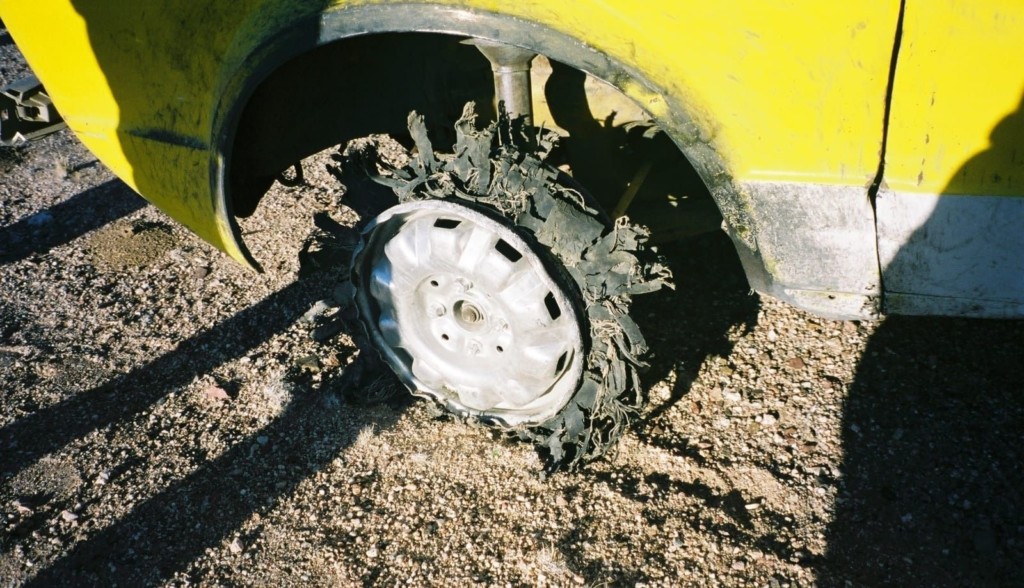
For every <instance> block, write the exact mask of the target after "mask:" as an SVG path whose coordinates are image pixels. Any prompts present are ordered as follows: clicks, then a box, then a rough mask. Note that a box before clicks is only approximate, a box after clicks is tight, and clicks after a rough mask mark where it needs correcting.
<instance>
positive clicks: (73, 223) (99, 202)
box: [0, 180, 148, 264]
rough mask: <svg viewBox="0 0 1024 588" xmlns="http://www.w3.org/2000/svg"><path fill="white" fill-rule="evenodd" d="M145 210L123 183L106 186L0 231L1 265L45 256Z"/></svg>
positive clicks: (142, 203) (91, 190) (98, 187)
mask: <svg viewBox="0 0 1024 588" xmlns="http://www.w3.org/2000/svg"><path fill="white" fill-rule="evenodd" d="M146 206H148V204H147V203H146V201H145V200H143V199H142V198H140V197H139V196H138V195H137V194H135V193H134V192H132V190H131V188H129V187H128V186H127V185H125V183H124V182H122V181H121V180H110V181H107V182H104V183H103V184H100V185H99V186H95V187H92V188H89V189H88V190H85V191H83V192H80V193H78V194H75V195H74V196H72V197H71V198H68V199H67V200H65V201H63V202H60V203H59V204H56V205H54V206H52V207H50V208H49V209H47V210H45V211H41V212H38V213H36V214H34V215H32V216H29V217H27V218H23V219H21V220H19V221H17V222H15V223H14V224H11V225H8V226H6V227H3V228H0V264H9V263H14V262H17V261H21V260H23V259H27V258H29V257H31V256H33V255H40V254H45V253H46V252H47V251H49V250H51V249H53V248H54V247H59V246H61V245H64V244H67V243H70V242H71V241H73V240H75V239H77V238H79V237H81V236H82V235H85V234H86V233H88V232H89V231H93V230H95V229H98V228H100V227H102V226H105V225H107V224H108V223H111V222H113V221H115V220H117V219H119V218H122V217H125V216H128V215H129V214H131V213H133V212H135V211H137V210H141V209H142V208H144V207H146Z"/></svg>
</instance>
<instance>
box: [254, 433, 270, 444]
mask: <svg viewBox="0 0 1024 588" xmlns="http://www.w3.org/2000/svg"><path fill="white" fill-rule="evenodd" d="M256 442H257V443H259V444H260V445H266V444H267V443H269V442H270V437H267V436H266V435H260V436H259V437H256Z"/></svg>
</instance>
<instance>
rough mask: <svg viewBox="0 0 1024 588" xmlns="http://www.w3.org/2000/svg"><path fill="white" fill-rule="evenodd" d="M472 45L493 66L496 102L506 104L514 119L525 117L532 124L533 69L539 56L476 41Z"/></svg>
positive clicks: (506, 46)
mask: <svg viewBox="0 0 1024 588" xmlns="http://www.w3.org/2000/svg"><path fill="white" fill-rule="evenodd" d="M469 44H470V45H473V46H475V47H476V48H477V49H479V50H480V52H481V53H483V54H484V57H486V58H487V61H490V62H491V71H493V72H494V96H495V99H496V100H498V102H504V103H505V111H506V112H508V114H509V116H510V117H512V118H517V117H524V118H525V122H526V124H527V125H529V124H532V123H533V95H532V92H533V90H532V88H531V87H530V66H531V64H532V63H533V58H534V57H537V54H536V53H534V52H533V51H530V50H528V49H523V48H520V47H515V46H513V45H506V44H504V43H498V42H496V41H488V40H485V39H473V40H471V41H469Z"/></svg>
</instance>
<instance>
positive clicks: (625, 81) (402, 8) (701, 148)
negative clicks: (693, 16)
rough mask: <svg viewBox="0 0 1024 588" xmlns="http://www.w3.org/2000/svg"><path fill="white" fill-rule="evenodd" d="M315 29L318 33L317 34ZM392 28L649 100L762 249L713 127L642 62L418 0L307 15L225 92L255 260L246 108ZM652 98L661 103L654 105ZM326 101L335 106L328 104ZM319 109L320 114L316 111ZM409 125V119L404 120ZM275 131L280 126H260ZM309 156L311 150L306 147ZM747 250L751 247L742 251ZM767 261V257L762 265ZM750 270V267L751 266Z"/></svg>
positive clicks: (224, 206) (513, 22)
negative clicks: (286, 70)
mask: <svg viewBox="0 0 1024 588" xmlns="http://www.w3.org/2000/svg"><path fill="white" fill-rule="evenodd" d="M314 32H315V36H314ZM389 33H435V34H441V35H451V36H462V37H475V38H482V39H488V40H493V41H498V42H502V43H507V44H511V45H517V46H520V47H524V48H527V49H530V50H533V51H536V52H537V53H540V54H543V55H546V56H547V57H549V58H551V59H554V60H556V61H559V62H561V63H564V64H566V65H569V66H571V67H574V68H576V69H579V70H582V71H584V72H586V73H588V74H590V75H593V76H594V77H597V78H599V79H601V80H603V81H605V82H607V83H609V84H611V85H613V86H614V87H616V88H617V89H619V90H620V91H622V92H623V93H624V94H625V95H627V96H629V97H630V98H632V99H633V100H635V101H637V102H639V103H641V105H642V106H646V107H647V109H648V110H649V111H650V112H651V114H652V116H653V118H654V120H655V122H657V123H658V124H659V126H661V127H662V129H663V130H665V132H666V133H667V134H668V135H669V136H670V137H671V138H672V140H673V142H674V143H675V144H676V146H677V147H678V148H679V150H680V151H681V152H682V154H683V155H684V156H685V157H686V158H687V160H689V161H690V163H691V164H692V165H693V167H694V168H695V170H696V171H697V172H698V174H699V175H700V177H701V178H702V180H703V181H704V183H705V184H706V185H707V187H708V189H709V190H710V192H711V194H712V196H713V197H714V199H715V201H716V203H717V205H718V207H719V209H720V210H721V212H722V214H723V217H724V218H725V220H726V223H725V224H726V226H727V229H728V231H729V233H730V235H731V236H732V237H733V239H734V241H735V242H736V245H737V247H739V248H742V249H746V250H747V253H748V255H747V256H746V257H749V258H750V259H756V255H754V257H750V255H749V254H756V251H757V247H756V243H755V240H754V238H753V230H752V226H751V222H750V216H749V210H748V207H747V206H746V203H745V199H744V197H743V192H742V191H741V190H740V189H739V188H738V186H737V185H736V184H735V183H734V182H733V180H732V176H731V175H730V174H729V172H728V170H727V167H726V165H725V163H724V161H723V159H722V157H721V156H720V154H719V153H718V151H717V150H716V148H715V147H714V145H713V143H712V141H711V139H710V138H709V137H708V136H707V133H703V134H702V132H701V131H700V127H699V126H698V125H697V124H695V122H694V116H693V115H692V114H691V112H690V110H689V108H688V107H687V105H686V104H684V103H682V102H681V101H680V100H679V99H677V98H676V97H674V96H672V95H671V94H669V93H668V92H667V91H665V90H663V89H662V88H659V87H658V86H657V85H656V84H654V83H653V82H651V81H650V78H649V77H648V76H646V75H644V73H643V72H641V71H638V70H637V69H636V68H633V67H629V66H627V65H626V64H624V63H622V62H620V61H618V60H616V59H614V58H613V57H611V56H609V55H607V54H605V53H602V52H600V51H598V50H597V49H594V48H592V47H590V46H588V45H587V44H586V43H585V41H583V40H580V39H576V38H573V37H571V36H569V35H567V34H565V33H562V32H559V31H556V30H554V29H552V28H550V27H547V26H545V25H543V24H540V23H535V22H529V21H525V20H521V19H518V18H514V17H511V16H507V15H501V14H496V13H491V12H484V11H480V10H475V9H467V8H460V7H447V6H423V5H414V4H399V5H383V6H380V5H377V6H354V7H337V8H334V9H329V10H327V11H326V12H323V13H321V14H318V15H315V16H313V17H311V18H310V17H307V18H306V19H305V20H304V21H303V22H297V23H296V24H295V26H292V27H290V28H289V30H287V31H285V32H284V33H282V34H279V35H276V36H273V37H272V38H268V39H267V40H265V41H264V42H263V43H262V44H261V45H260V47H259V48H258V49H257V50H256V51H253V52H252V53H251V54H250V55H249V57H248V59H247V60H245V62H243V64H242V65H241V66H240V67H239V68H237V69H236V72H235V74H234V76H233V77H232V79H231V80H230V82H229V83H228V84H227V88H228V90H227V91H226V92H225V93H223V94H222V98H221V100H220V105H219V108H218V112H217V116H216V117H215V119H214V120H215V128H214V130H213V141H212V147H213V154H214V157H213V158H212V165H213V170H212V174H211V178H212V181H213V184H214V185H213V193H214V196H215V198H216V199H217V210H218V211H219V213H220V214H222V215H223V216H224V219H223V220H227V221H229V222H230V225H231V226H232V227H233V228H234V232H235V239H236V241H237V242H238V244H239V245H240V248H241V249H242V251H244V252H245V253H246V256H247V257H248V259H249V260H250V262H251V263H253V264H254V265H255V263H256V262H255V260H254V259H252V257H251V255H250V254H249V252H248V249H247V248H245V245H244V243H243V241H242V239H241V235H240V233H239V231H238V229H237V225H236V223H235V222H234V218H233V216H234V212H235V206H234V203H233V199H234V195H233V193H232V192H233V187H232V185H231V173H232V164H233V157H234V155H235V141H236V139H237V137H238V136H239V133H240V132H246V131H247V130H251V129H246V128H245V126H244V125H245V123H246V121H245V120H244V119H243V114H244V112H245V108H246V106H247V105H248V103H249V101H250V99H251V98H252V97H253V94H254V93H255V92H256V90H257V88H259V86H260V85H261V84H262V83H263V82H264V81H265V80H267V79H268V78H269V77H270V76H271V75H273V74H274V73H275V72H279V71H280V69H281V68H283V67H287V66H288V63H289V62H290V61H291V60H293V59H295V58H300V57H301V56H303V55H304V54H308V53H310V52H313V51H315V50H317V49H319V48H323V47H325V46H328V45H330V44H332V43H338V42H342V41H346V40H352V39H356V38H359V37H366V36H372V35H384V34H389ZM652 103H655V104H657V103H661V104H660V105H659V106H658V107H656V108H650V106H651V104H652ZM321 107H322V108H330V105H327V104H323V105H321ZM312 114H314V115H315V113H312ZM398 122H399V123H400V124H404V118H402V119H401V120H400V121H398ZM259 132H267V133H270V132H272V130H270V129H266V130H260V131H259ZM303 155H308V153H306V154H303ZM741 257H744V252H743V251H741ZM759 265H762V267H763V264H759ZM748 273H750V270H749V269H748Z"/></svg>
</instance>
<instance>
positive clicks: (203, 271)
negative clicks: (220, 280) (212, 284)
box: [192, 266, 210, 280]
mask: <svg viewBox="0 0 1024 588" xmlns="http://www.w3.org/2000/svg"><path fill="white" fill-rule="evenodd" d="M208 275H210V268H208V267H203V266H199V267H195V268H192V277H193V278H195V279H197V280H201V279H203V278H205V277H206V276H208Z"/></svg>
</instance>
